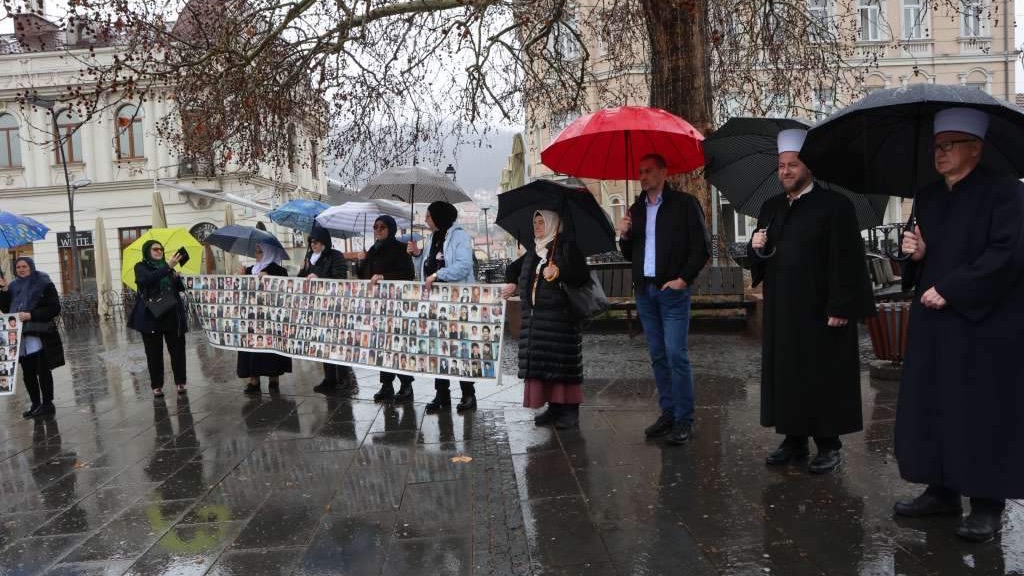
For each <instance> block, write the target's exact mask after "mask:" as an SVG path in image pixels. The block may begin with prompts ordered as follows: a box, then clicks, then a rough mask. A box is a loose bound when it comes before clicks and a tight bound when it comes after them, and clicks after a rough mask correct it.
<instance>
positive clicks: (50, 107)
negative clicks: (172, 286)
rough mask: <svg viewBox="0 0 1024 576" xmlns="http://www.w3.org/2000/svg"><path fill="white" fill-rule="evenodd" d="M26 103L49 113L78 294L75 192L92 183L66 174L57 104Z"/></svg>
mask: <svg viewBox="0 0 1024 576" xmlns="http://www.w3.org/2000/svg"><path fill="white" fill-rule="evenodd" d="M28 102H29V103H30V104H32V105H33V106H38V107H40V108H45V109H46V110H47V111H49V113H50V120H51V122H52V126H53V145H54V148H55V149H56V151H57V157H58V158H60V164H61V166H62V167H63V168H64V186H65V188H66V189H67V194H68V235H69V236H70V237H71V240H70V242H69V244H70V246H69V248H70V250H71V291H72V292H79V291H81V289H82V270H81V268H80V267H79V265H78V264H79V259H78V232H77V231H76V230H75V191H76V190H78V189H79V188H85V187H86V186H88V185H89V184H92V181H91V180H89V179H88V178H82V179H80V180H75V181H74V182H71V175H70V174H69V173H68V160H67V157H66V156H65V154H64V142H63V141H62V139H61V136H60V126H58V125H57V102H56V101H54V100H46V99H44V98H39V97H34V98H29V99H28Z"/></svg>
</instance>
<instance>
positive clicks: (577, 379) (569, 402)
mask: <svg viewBox="0 0 1024 576" xmlns="http://www.w3.org/2000/svg"><path fill="white" fill-rule="evenodd" d="M561 231H562V222H561V219H560V218H559V216H558V214H556V213H555V212H552V211H550V210H537V211H536V212H535V213H534V215H533V236H534V248H533V250H532V251H529V252H527V253H526V254H524V255H523V256H522V257H521V258H519V259H518V260H516V261H515V262H513V263H512V264H510V265H509V267H508V270H507V271H506V276H505V281H506V282H508V284H506V285H505V289H504V290H503V292H502V295H503V296H504V297H506V298H508V297H509V296H511V295H513V294H515V293H516V292H517V291H518V292H519V298H520V299H521V301H522V327H521V329H520V332H519V377H520V378H522V379H523V381H524V382H525V384H526V387H525V389H524V392H523V406H526V407H528V408H540V407H541V406H543V405H544V404H545V403H547V405H548V409H547V410H545V411H544V412H542V413H541V414H539V415H537V417H536V418H534V420H533V421H534V423H535V424H537V425H538V426H546V425H548V424H554V425H555V427H556V428H558V429H561V430H564V429H568V428H573V427H575V426H577V425H579V409H580V403H582V402H583V388H582V385H581V384H582V382H583V343H582V342H583V341H582V338H581V335H580V326H579V323H578V322H577V321H576V320H575V319H574V318H573V315H572V311H571V309H570V307H569V298H568V296H567V295H566V293H565V286H570V287H573V288H578V287H580V286H583V285H584V284H585V283H586V282H587V280H588V279H589V278H590V275H589V271H588V269H587V262H586V260H585V259H584V257H583V255H582V254H581V253H580V251H579V249H578V248H577V247H576V244H575V243H574V242H573V241H571V240H569V239H567V238H564V237H563V236H562V235H561V234H560V232H561Z"/></svg>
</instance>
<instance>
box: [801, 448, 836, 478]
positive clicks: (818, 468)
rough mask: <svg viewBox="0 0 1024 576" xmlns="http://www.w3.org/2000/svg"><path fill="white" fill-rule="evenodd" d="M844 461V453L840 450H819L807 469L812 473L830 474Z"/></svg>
mask: <svg viewBox="0 0 1024 576" xmlns="http://www.w3.org/2000/svg"><path fill="white" fill-rule="evenodd" d="M842 462H843V455H842V453H840V452H839V450H819V451H818V455H817V456H815V457H814V459H813V460H811V464H810V465H809V466H808V467H807V471H808V472H810V473H811V474H828V473H829V472H831V471H833V470H835V469H836V468H839V464H841V463H842Z"/></svg>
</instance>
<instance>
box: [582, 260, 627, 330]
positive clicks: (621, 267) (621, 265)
mask: <svg viewBox="0 0 1024 576" xmlns="http://www.w3.org/2000/svg"><path fill="white" fill-rule="evenodd" d="M590 269H591V270H592V271H594V272H596V273H597V279H598V281H599V282H600V283H601V288H602V289H603V290H604V295H605V296H607V297H608V302H609V303H610V304H611V307H610V308H609V311H612V310H621V311H625V312H626V333H627V334H629V335H630V336H631V337H632V336H633V335H634V332H633V311H634V310H636V297H635V296H634V295H633V265H632V264H631V263H629V262H603V263H599V264H591V265H590Z"/></svg>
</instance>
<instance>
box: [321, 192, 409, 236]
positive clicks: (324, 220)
mask: <svg viewBox="0 0 1024 576" xmlns="http://www.w3.org/2000/svg"><path fill="white" fill-rule="evenodd" d="M383 214H387V215H388V216H391V217H392V218H394V219H395V222H397V223H398V227H399V228H409V219H408V218H406V217H405V216H406V212H405V206H402V205H401V204H399V203H397V202H389V201H387V200H368V201H367V200H363V201H356V202H346V203H345V204H342V205H341V206H331V207H330V208H328V209H327V210H324V211H323V212H321V213H320V214H318V215H317V217H316V223H317V224H319V225H321V226H323V227H324V228H328V229H331V230H340V231H343V232H352V233H355V234H360V233H361V234H363V235H364V236H365V234H366V231H367V229H368V227H369V226H370V225H372V224H373V221H374V220H376V219H377V217H378V216H381V215H383Z"/></svg>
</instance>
